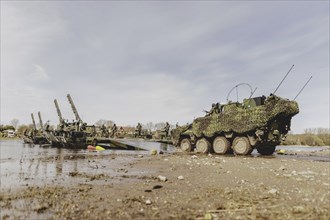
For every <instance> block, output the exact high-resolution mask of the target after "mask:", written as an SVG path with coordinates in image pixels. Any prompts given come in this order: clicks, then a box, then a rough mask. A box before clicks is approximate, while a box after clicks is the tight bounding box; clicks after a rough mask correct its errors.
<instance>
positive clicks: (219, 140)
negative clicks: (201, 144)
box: [213, 136, 231, 154]
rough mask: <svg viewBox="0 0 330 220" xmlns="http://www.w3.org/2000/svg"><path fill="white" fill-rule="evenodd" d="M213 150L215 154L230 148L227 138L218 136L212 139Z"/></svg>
mask: <svg viewBox="0 0 330 220" xmlns="http://www.w3.org/2000/svg"><path fill="white" fill-rule="evenodd" d="M213 150H214V153H216V154H226V153H229V151H230V150H231V148H230V142H229V141H228V139H227V138H225V137H221V136H218V137H216V138H215V139H214V141H213Z"/></svg>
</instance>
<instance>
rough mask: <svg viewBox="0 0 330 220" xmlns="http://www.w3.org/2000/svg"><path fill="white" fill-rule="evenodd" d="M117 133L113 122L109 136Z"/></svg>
mask: <svg viewBox="0 0 330 220" xmlns="http://www.w3.org/2000/svg"><path fill="white" fill-rule="evenodd" d="M116 133H117V125H116V124H113V126H112V128H111V137H114V136H115V135H116Z"/></svg>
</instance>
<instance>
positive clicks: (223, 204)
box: [0, 149, 330, 219]
mask: <svg viewBox="0 0 330 220" xmlns="http://www.w3.org/2000/svg"><path fill="white" fill-rule="evenodd" d="M285 154H286V155H276V154H275V155H274V156H269V157H259V156H256V155H253V156H250V157H235V156H218V155H199V154H184V153H181V152H176V153H173V154H168V153H165V154H161V155H154V156H152V155H149V154H146V153H144V154H116V153H112V154H111V155H110V154H97V153H92V154H88V153H87V154H81V155H80V156H79V154H77V156H73V155H72V154H70V155H64V156H63V158H62V163H63V164H64V165H62V166H63V167H65V164H71V163H73V164H75V163H77V169H71V168H72V167H71V168H70V169H64V168H63V170H62V171H61V174H60V175H57V176H56V175H51V176H47V177H46V178H44V179H42V182H40V179H38V181H37V180H33V179H27V180H25V179H23V180H22V182H21V184H19V185H17V186H15V187H9V186H6V185H5V186H6V187H3V185H1V188H2V189H1V194H0V208H1V219H329V218H330V164H329V160H328V158H330V151H329V149H327V150H324V149H323V150H321V151H315V152H305V151H294V152H290V151H287V152H286V153H285ZM36 157H37V155H36ZM308 157H311V158H312V157H314V158H320V157H321V158H325V160H313V159H312V160H307V159H306V158H308ZM42 158H43V159H44V161H43V162H41V164H43V163H46V164H53V165H54V166H56V165H55V164H56V162H57V161H58V160H56V158H55V159H54V157H48V158H47V157H42ZM30 160H31V158H29V160H27V161H26V162H30ZM324 161H325V162H324ZM23 163H24V161H23ZM33 166H35V165H33ZM81 166H88V167H81ZM23 171H24V170H23ZM1 179H2V182H3V179H5V177H3V176H1Z"/></svg>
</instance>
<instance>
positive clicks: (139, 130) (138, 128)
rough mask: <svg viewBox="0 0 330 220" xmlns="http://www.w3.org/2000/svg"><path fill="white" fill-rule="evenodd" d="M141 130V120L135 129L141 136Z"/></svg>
mask: <svg viewBox="0 0 330 220" xmlns="http://www.w3.org/2000/svg"><path fill="white" fill-rule="evenodd" d="M141 131H142V125H141V124H140V122H139V123H138V124H137V126H136V129H135V132H136V135H137V136H141Z"/></svg>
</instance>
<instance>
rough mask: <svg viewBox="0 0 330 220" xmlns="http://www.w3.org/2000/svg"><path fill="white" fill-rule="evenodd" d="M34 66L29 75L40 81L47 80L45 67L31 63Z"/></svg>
mask: <svg viewBox="0 0 330 220" xmlns="http://www.w3.org/2000/svg"><path fill="white" fill-rule="evenodd" d="M33 66H34V68H35V71H34V72H33V73H32V74H31V77H32V78H33V79H34V80H38V81H39V80H40V81H45V80H46V81H47V80H49V79H50V78H49V76H48V75H47V73H46V71H45V69H44V68H43V67H42V66H40V65H37V64H33Z"/></svg>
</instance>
